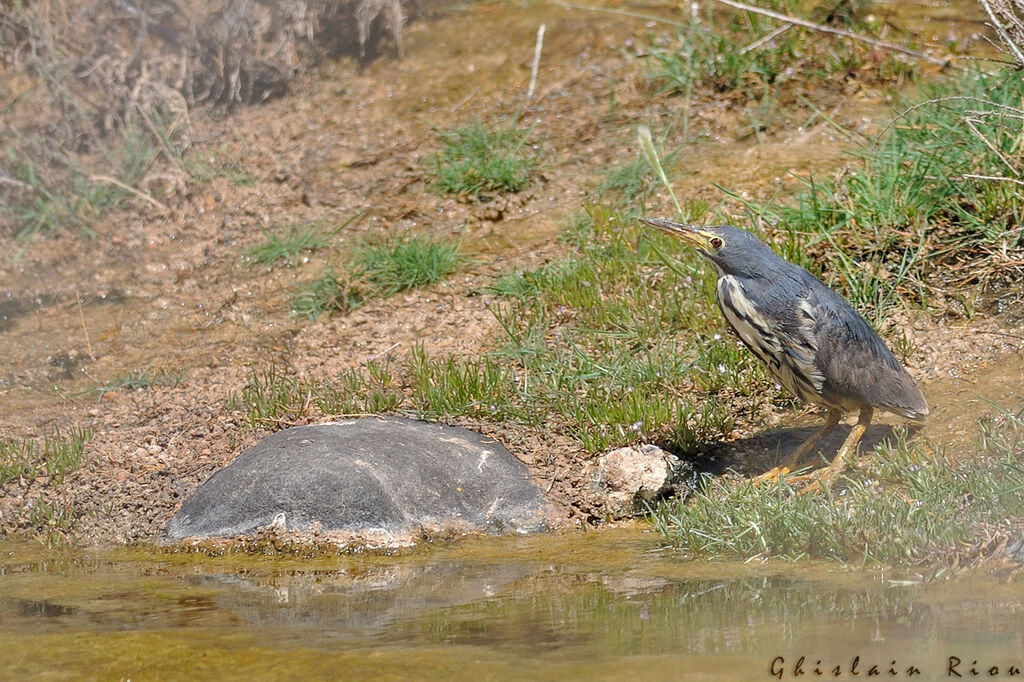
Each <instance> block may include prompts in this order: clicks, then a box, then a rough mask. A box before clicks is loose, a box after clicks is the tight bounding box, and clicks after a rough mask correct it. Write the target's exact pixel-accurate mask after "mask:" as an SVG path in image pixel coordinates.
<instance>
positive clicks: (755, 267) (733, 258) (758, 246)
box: [640, 218, 785, 274]
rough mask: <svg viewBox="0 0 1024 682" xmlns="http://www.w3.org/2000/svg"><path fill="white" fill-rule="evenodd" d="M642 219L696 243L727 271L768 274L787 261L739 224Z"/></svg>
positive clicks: (688, 242)
mask: <svg viewBox="0 0 1024 682" xmlns="http://www.w3.org/2000/svg"><path fill="white" fill-rule="evenodd" d="M640 222H642V223H643V224H644V225H647V226H649V227H653V228H655V229H657V230H661V231H662V232H665V233H667V234H671V235H673V236H676V237H678V238H680V239H682V240H683V241H684V242H686V243H687V244H691V245H692V246H695V247H696V248H697V251H698V252H699V253H700V254H701V255H702V256H704V257H705V258H707V259H708V260H710V261H711V262H712V263H714V264H715V265H717V266H718V269H719V270H721V271H722V272H724V273H727V274H752V273H758V274H761V273H765V274H767V273H766V272H765V271H766V270H769V269H771V267H772V266H773V265H775V264H777V263H779V262H780V261H781V262H783V263H784V262H785V261H782V259H781V258H779V257H778V256H777V255H776V254H775V252H774V251H772V250H771V248H770V247H769V246H768V245H767V244H765V243H764V242H763V241H761V240H760V239H758V238H757V237H755V236H754V235H753V234H751V233H750V232H747V231H746V230H741V229H740V228H738V227H732V226H730V225H721V226H718V227H710V226H702V225H683V224H682V223H676V222H672V221H671V220H663V219H661V218H640Z"/></svg>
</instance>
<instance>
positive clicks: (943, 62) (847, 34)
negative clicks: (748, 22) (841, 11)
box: [715, 0, 950, 66]
mask: <svg viewBox="0 0 1024 682" xmlns="http://www.w3.org/2000/svg"><path fill="white" fill-rule="evenodd" d="M715 2H720V3H722V4H723V5H728V6H729V7H734V8H736V9H739V10H744V11H746V12H753V13H754V14H761V15H764V16H766V17H771V18H772V19H778V20H779V21H785V22H787V23H790V24H796V25H797V26H802V27H804V28H809V29H811V30H813V31H821V32H822V33H831V34H832V35H837V36H840V37H841V38H849V39H851V40H859V41H860V42H862V43H867V44H868V45H874V46H875V47H881V48H883V49H886V50H893V51H894V52H902V53H903V54H908V55H910V56H911V57H916V58H918V59H923V60H925V61H927V62H931V63H932V64H938V65H939V66H950V60H948V59H939V58H938V57H932V56H931V55H927V54H925V53H923V52H918V51H917V50H911V49H910V48H909V47H903V46H902V45H896V44H894V43H887V42H885V41H882V40H876V39H875V38H868V37H867V36H862V35H860V34H858V33H853V32H852V31H846V30H844V29H841V28H833V27H832V26H824V25H822V24H815V23H814V22H811V21H807V20H806V19H797V18H796V17H791V16H789V15H786V14H780V13H779V12H773V11H772V10H770V9H762V8H760V7H753V6H751V5H745V4H743V3H742V2H736V0H715Z"/></svg>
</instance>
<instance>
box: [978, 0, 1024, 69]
mask: <svg viewBox="0 0 1024 682" xmlns="http://www.w3.org/2000/svg"><path fill="white" fill-rule="evenodd" d="M978 2H980V3H981V6H982V7H984V8H985V13H986V14H988V18H989V19H990V20H991V21H992V28H994V29H995V30H996V33H998V34H999V39H1000V40H1002V41H1003V45H1004V46H1005V47H1006V49H1008V50H1009V51H1010V52H1011V53H1012V54H1013V57H1014V59H1016V60H1017V64H1019V65H1022V66H1024V53H1022V52H1021V48H1020V47H1019V46H1018V45H1017V41H1016V40H1014V36H1012V35H1010V31H1008V30H1007V27H1006V25H1005V24H1004V23H1003V22H1002V21H1000V20H999V17H998V16H996V11H995V9H993V7H992V3H990V2H989V0H978ZM998 7H999V9H1000V10H1002V13H1003V14H1004V15H1005V16H1006V18H1007V19H1011V20H1016V19H1017V17H1016V16H1015V15H1014V14H1013V13H1012V12H1011V11H1007V9H1006V8H1004V7H1002V6H1001V3H999V6H998ZM1015 28H1016V29H1017V32H1018V33H1020V32H1021V26H1020V25H1019V24H1018V25H1017V26H1016V27H1015Z"/></svg>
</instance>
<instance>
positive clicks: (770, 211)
mask: <svg viewBox="0 0 1024 682" xmlns="http://www.w3.org/2000/svg"><path fill="white" fill-rule="evenodd" d="M1022 99H1024V81H1022V80H1021V79H1020V78H1019V74H1017V73H1016V72H1006V73H1003V74H986V73H982V72H977V71H967V72H965V73H963V74H961V75H960V76H959V77H958V78H956V79H955V80H950V81H945V82H943V83H939V84H925V85H923V86H922V94H921V95H920V99H917V100H915V101H914V102H910V103H908V105H912V106H908V109H907V110H906V111H905V113H904V114H903V115H902V116H900V117H898V118H897V119H895V120H894V121H893V123H892V124H891V126H890V127H889V129H888V130H887V131H886V133H885V135H884V136H883V137H882V139H881V140H879V142H878V143H877V144H871V143H867V144H864V145H863V146H861V147H860V148H859V150H858V151H857V156H858V157H859V161H858V162H857V163H856V164H855V165H854V166H853V167H851V168H850V169H848V172H846V173H845V174H843V175H842V176H841V177H840V178H838V179H835V180H826V181H817V180H808V181H807V184H806V186H805V188H804V190H803V191H802V192H801V193H799V194H798V195H797V196H796V197H795V198H793V199H791V200H786V201H779V202H767V203H763V204H757V203H753V202H745V203H746V205H747V209H748V211H749V214H750V218H751V223H752V225H755V226H757V225H764V224H768V225H775V226H776V227H775V228H774V230H773V232H772V233H771V234H770V236H773V237H775V238H776V239H775V242H776V245H777V246H778V247H779V248H780V249H781V251H782V255H783V256H785V257H786V258H788V259H790V260H792V261H794V262H796V263H799V264H800V265H802V266H804V267H806V268H808V269H809V270H811V271H812V272H815V273H817V274H821V275H822V276H823V278H824V279H825V280H826V281H828V282H829V283H830V284H831V285H833V286H835V287H837V288H839V289H841V290H842V291H843V293H844V294H845V295H846V296H847V297H848V298H849V299H850V300H851V301H852V302H853V304H854V305H855V306H856V307H858V308H860V309H862V310H870V311H873V314H874V317H875V321H876V322H879V321H881V319H882V318H883V317H884V315H885V312H886V309H887V308H889V307H891V306H892V305H895V304H905V305H914V306H925V305H927V304H928V302H929V297H930V296H932V295H933V294H937V293H942V292H944V291H949V292H953V293H956V292H958V291H961V290H962V288H963V287H964V286H966V285H969V284H974V283H978V282H982V281H985V280H986V279H987V278H989V277H1000V276H1001V275H1000V273H999V269H1000V267H1003V268H1005V267H1006V266H1000V265H999V263H998V262H997V261H996V260H995V259H992V258H991V257H990V255H991V253H992V251H993V249H995V250H999V251H1000V252H1004V253H1006V252H1010V253H1018V254H1021V253H1024V232H1022V231H1021V230H1020V229H1018V226H1019V225H1020V224H1021V222H1022V221H1024V200H1022V198H1021V195H1020V187H1019V184H1017V182H1016V181H1015V180H1014V179H1015V178H1017V177H1019V176H1021V175H1024V165H1022V164H1021V162H1020V160H1019V144H1020V139H1021V135H1022V130H1024V128H1022V125H1021V120H1022V118H1021V117H1022V113H1021V112H1020V109H1019V107H1020V102H1021V101H1022ZM972 175H974V176H990V177H1002V178H1010V179H1004V180H984V179H979V178H976V177H970V176H972ZM734 198H737V197H735V196H734ZM1011 260H1012V259H1011ZM965 265H971V267H969V268H965V267H964V266H965ZM957 273H959V274H957ZM1003 276H1009V274H1008V273H1007V274H1005V275H1003Z"/></svg>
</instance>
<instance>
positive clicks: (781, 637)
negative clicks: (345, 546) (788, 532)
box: [0, 527, 1024, 680]
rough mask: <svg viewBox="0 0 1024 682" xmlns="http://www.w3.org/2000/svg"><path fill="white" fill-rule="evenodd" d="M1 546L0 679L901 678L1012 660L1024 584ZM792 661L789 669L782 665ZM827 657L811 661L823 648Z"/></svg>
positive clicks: (460, 549)
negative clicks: (873, 671) (952, 665)
mask: <svg viewBox="0 0 1024 682" xmlns="http://www.w3.org/2000/svg"><path fill="white" fill-rule="evenodd" d="M2 549H3V557H2V559H0V572H2V574H3V577H2V579H0V623H2V627H0V650H2V651H4V652H5V653H4V655H3V657H2V659H0V678H3V679H56V680H61V679H129V678H130V679H182V678H187V677H192V678H196V679H240V678H245V679H281V680H287V679H295V680H309V679H353V678H368V677H371V676H372V677H373V678H375V679H406V678H413V679H456V680H458V679H469V680H481V679H624V678H627V677H634V678H640V679H672V680H680V679H684V680H701V679H708V680H711V679H714V680H723V679H725V680H730V679H731V680H756V679H774V678H778V675H775V676H773V675H772V670H773V663H774V666H775V667H774V670H776V671H778V670H781V671H782V672H781V673H780V674H781V678H780V679H795V677H794V672H795V670H794V666H795V665H796V664H797V661H798V659H799V658H800V657H801V656H803V657H805V658H804V662H803V665H802V668H803V670H804V671H805V673H806V674H805V675H803V676H802V678H803V679H817V678H819V676H818V675H815V674H814V670H815V668H818V669H820V670H822V673H823V675H822V676H820V677H828V678H832V679H835V676H834V675H833V668H834V667H835V666H840V671H839V672H840V676H839V677H840V679H854V676H853V675H852V672H851V666H852V665H853V661H854V659H855V658H856V657H858V656H859V661H858V663H857V668H856V670H857V672H859V673H860V674H859V675H858V676H857V677H858V678H859V677H867V675H868V672H869V670H870V668H871V666H873V665H877V666H878V669H879V671H881V672H882V676H884V677H886V678H889V679H893V676H892V675H890V674H889V673H888V670H889V668H890V667H893V668H894V669H895V670H896V672H897V673H898V674H897V676H896V677H895V678H896V679H903V678H906V677H907V673H906V670H907V668H908V667H911V666H913V667H914V668H917V669H919V670H920V671H921V674H920V675H919V676H916V679H937V678H945V677H946V676H947V666H948V665H949V657H950V656H956V657H958V658H960V659H961V660H962V663H961V664H960V667H959V668H958V670H960V671H961V672H962V673H967V674H965V677H969V676H970V675H969V669H970V667H971V666H972V665H975V664H974V663H973V662H974V661H977V664H976V665H975V667H976V668H977V669H979V670H981V668H980V667H979V666H984V671H983V672H984V674H985V676H986V677H987V676H988V670H989V669H990V668H991V666H998V667H999V670H1000V674H1001V675H1004V676H1005V675H1007V674H1008V672H1009V666H1011V665H1016V666H1019V667H1024V653H1022V652H1024V592H1022V591H1021V590H1020V589H1019V588H1015V587H1013V586H1006V585H1001V584H999V583H997V582H995V581H994V580H990V579H988V578H986V577H984V576H977V575H975V576H968V577H958V578H955V579H953V580H949V581H939V582H931V583H919V582H917V581H915V580H907V579H906V576H899V579H894V578H896V576H891V575H886V574H885V573H882V572H878V571H874V572H871V571H868V572H866V571H855V570H849V569H843V568H841V567H838V566H830V565H821V564H819V565H812V566H807V565H800V566H794V565H791V564H767V565H760V564H759V565H740V564H722V563H716V564H709V563H699V562H687V561H684V560H682V559H681V558H680V557H678V556H676V555H674V553H673V552H672V551H671V550H668V549H665V548H664V547H663V546H662V545H661V543H660V538H659V536H657V535H656V534H654V533H651V532H646V531H645V530H644V529H643V528H640V527H634V528H627V529H605V530H601V531H597V532H588V533H582V532H579V533H568V534H554V535H547V536H543V537H531V538H470V539H468V540H464V541H460V542H455V543H450V544H445V545H440V546H434V547H426V548H422V549H418V550H416V551H414V552H412V553H410V554H403V555H400V556H391V557H388V556H379V555H377V556H374V555H356V556H346V557H331V558H316V559H306V560H299V559H281V558H251V557H245V558H239V557H222V558H210V557H193V556H182V555H161V554H154V553H146V552H142V551H140V550H121V551H114V552H107V553H85V552H76V553H72V554H66V555H61V554H53V553H46V552H44V551H42V550H41V549H40V548H39V547H38V546H33V545H6V546H4V547H3V548H2ZM780 657H781V659H784V661H785V662H784V663H782V662H781V661H780ZM818 661H820V663H818Z"/></svg>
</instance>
